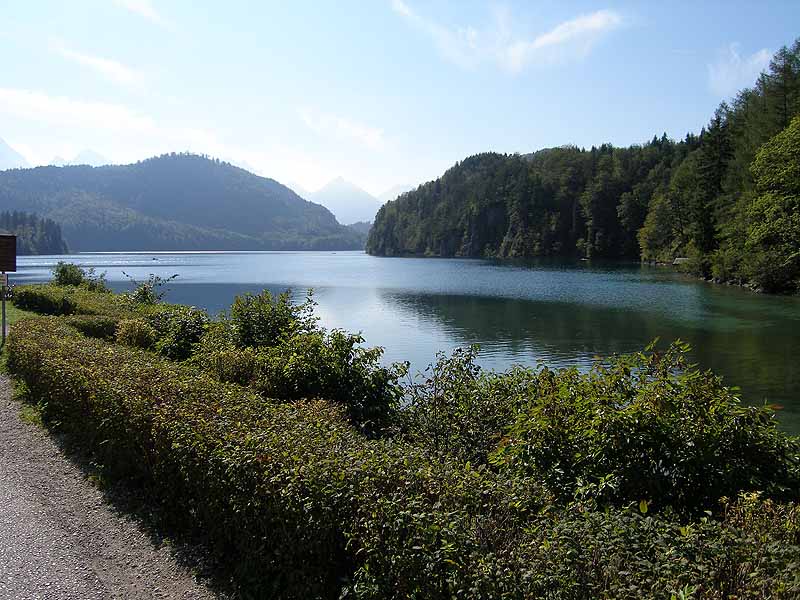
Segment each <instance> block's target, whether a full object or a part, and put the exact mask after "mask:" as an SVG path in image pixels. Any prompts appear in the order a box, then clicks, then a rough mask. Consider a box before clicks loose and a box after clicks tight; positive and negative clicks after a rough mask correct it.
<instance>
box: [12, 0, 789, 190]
mask: <svg viewBox="0 0 800 600" xmlns="http://www.w3.org/2000/svg"><path fill="white" fill-rule="evenodd" d="M798 23H800V2H797V1H792V2H736V1H726V2H711V1H704V2H694V1H693V2H678V1H670V2H607V3H606V2H599V3H597V2H566V1H560V2H559V1H538V0H520V1H507V2H500V1H497V2H495V1H484V0H428V1H423V0H293V1H291V2H287V1H284V0H280V1H271V0H261V1H257V0H253V1H238V0H226V1H225V2H217V1H213V2H212V1H200V0H72V1H70V2H63V1H52V2H48V1H45V0H41V1H39V0H0V138H3V139H4V140H5V141H6V142H7V143H8V144H9V145H11V146H12V147H13V148H15V149H16V150H17V151H18V152H20V153H21V154H22V155H23V156H25V158H26V159H27V160H28V162H30V163H31V164H34V165H35V164H48V163H50V162H51V161H52V160H53V158H54V157H56V156H59V157H63V158H66V159H68V160H69V159H70V158H71V157H72V156H74V155H76V154H78V153H79V152H80V151H82V150H84V149H91V150H92V151H94V152H97V153H99V154H101V155H102V156H104V157H106V158H108V159H109V160H110V161H111V162H114V163H129V162H134V161H136V160H139V159H142V158H146V157H149V156H153V155H157V154H161V153H164V152H172V151H174V152H179V151H192V152H197V153H202V154H209V155H212V156H215V157H219V158H222V159H224V160H228V161H230V162H233V163H234V164H237V165H239V166H242V167H244V168H247V169H249V170H251V171H254V172H256V173H259V174H261V175H264V176H268V177H272V178H273V179H277V180H278V181H280V182H282V183H291V184H298V185H300V186H302V187H303V188H305V189H308V190H316V189H318V188H320V187H322V186H323V185H324V184H325V183H326V182H327V181H329V180H330V179H333V178H334V177H337V176H341V177H343V178H345V179H347V180H349V181H352V182H354V183H356V184H357V185H359V186H361V187H363V188H364V189H366V190H367V191H369V192H371V193H373V194H375V195H378V194H380V193H381V192H383V191H385V190H386V189H388V188H390V187H392V186H395V185H406V184H412V185H416V184H418V183H422V182H424V181H428V180H431V179H434V178H436V177H438V176H439V175H441V174H442V173H443V172H444V171H445V170H446V169H447V168H449V167H450V166H452V165H453V164H454V163H455V162H457V161H459V160H461V159H463V158H465V157H467V156H470V155H472V154H475V153H478V152H485V151H496V152H505V153H513V152H521V153H526V152H532V151H535V150H538V149H541V148H547V147H552V146H560V145H564V144H575V145H578V146H583V147H591V146H592V145H599V144H602V143H605V142H610V143H613V144H615V145H630V144H634V143H642V142H645V141H647V140H648V139H651V138H652V137H653V135H654V134H658V135H661V134H662V133H664V132H666V133H667V135H668V136H670V137H673V138H682V137H683V136H684V135H685V134H686V133H687V132H689V131H694V132H697V131H699V130H700V128H701V127H702V126H703V125H704V124H706V123H707V122H708V120H709V119H710V117H711V116H712V114H713V111H714V109H715V108H716V107H717V106H718V105H719V103H720V102H721V101H723V100H726V99H728V98H730V97H731V96H732V95H734V94H735V93H736V91H737V90H738V89H740V88H742V87H745V86H749V85H752V83H753V82H754V81H755V79H756V77H757V75H758V73H759V72H760V71H761V70H762V69H763V68H765V67H766V66H767V64H768V63H769V59H770V56H771V54H772V53H773V52H774V51H775V50H777V49H778V48H780V47H781V46H782V45H788V44H791V43H792V42H793V41H794V39H795V37H796V36H798V35H800V30H798V28H797V24H798Z"/></svg>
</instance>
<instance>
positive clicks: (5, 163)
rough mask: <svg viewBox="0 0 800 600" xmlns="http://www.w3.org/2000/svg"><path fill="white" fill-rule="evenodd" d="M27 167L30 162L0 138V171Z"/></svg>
mask: <svg viewBox="0 0 800 600" xmlns="http://www.w3.org/2000/svg"><path fill="white" fill-rule="evenodd" d="M27 166H28V161H27V160H25V157H23V156H22V155H21V154H20V153H19V152H17V151H16V150H14V149H13V148H12V147H11V146H9V145H8V144H6V143H5V141H3V138H0V171H3V170H5V169H24V168H25V167H27Z"/></svg>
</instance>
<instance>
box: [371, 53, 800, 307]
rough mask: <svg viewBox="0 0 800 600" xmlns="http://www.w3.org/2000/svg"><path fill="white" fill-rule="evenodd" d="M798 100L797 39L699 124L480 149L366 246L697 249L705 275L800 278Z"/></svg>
mask: <svg viewBox="0 0 800 600" xmlns="http://www.w3.org/2000/svg"><path fill="white" fill-rule="evenodd" d="M798 113H800V40H799V41H797V42H795V43H794V45H793V46H792V47H791V48H786V47H784V48H782V49H781V50H780V51H778V53H777V54H776V55H775V56H774V57H773V60H772V62H771V63H770V66H769V69H768V71H767V72H765V73H763V74H762V75H761V77H760V78H759V79H758V81H757V82H756V84H755V86H754V87H752V88H748V89H745V90H743V91H741V92H740V93H739V94H738V95H737V96H736V97H735V98H733V99H732V100H731V101H730V102H729V103H723V104H722V105H720V107H719V108H718V109H717V110H716V112H715V114H714V116H713V118H712V119H711V120H710V122H709V123H708V125H707V126H706V127H705V128H703V130H702V131H701V132H700V133H699V134H697V135H695V134H688V135H687V136H686V137H685V139H683V140H680V141H674V140H671V139H668V138H667V137H666V136H665V135H664V136H660V137H658V136H657V137H654V138H653V139H652V141H650V142H649V143H646V144H644V145H636V146H631V147H628V148H615V147H613V146H611V145H608V144H605V145H602V146H599V147H593V148H592V149H591V150H584V149H579V148H576V147H573V146H565V147H561V148H551V149H547V150H542V151H539V152H536V153H534V154H530V155H501V154H493V153H487V154H479V155H476V156H472V157H470V158H467V159H465V160H464V161H462V162H460V163H457V164H456V165H455V166H454V167H452V168H451V169H449V170H448V171H447V172H445V173H444V175H442V177H440V178H439V179H437V180H435V181H432V182H429V183H426V184H424V185H422V186H420V187H419V188H418V189H417V190H415V191H412V192H408V193H406V194H403V195H402V196H400V197H399V198H398V199H397V200H394V201H392V202H389V203H387V204H386V205H384V206H383V208H381V210H380V211H379V212H378V215H377V216H376V219H375V223H374V225H373V227H372V229H371V231H370V235H369V239H368V241H367V251H368V252H369V253H371V254H377V255H386V256H397V255H430V256H470V257H479V256H496V257H518V256H548V255H559V256H580V257H613V258H620V257H627V258H642V259H644V260H657V261H665V262H672V260H673V259H674V258H677V257H687V258H689V259H690V262H689V267H690V268H691V269H692V270H693V271H694V272H696V273H697V274H700V275H702V276H706V277H714V278H716V279H719V280H725V281H738V282H750V283H752V284H753V285H755V286H758V287H761V288H763V289H766V290H769V291H782V292H791V291H795V290H797V289H798V285H799V283H798V282H800V212H798V211H800V207H798V202H797V181H794V183H792V182H791V181H790V180H791V178H792V177H795V178H796V179H798V180H800V174H798V171H797V166H796V165H798V164H799V163H800V137H798V136H800V123H798V122H795V123H794V125H793V126H792V127H790V123H792V119H793V118H794V117H795V116H796V115H798ZM781 132H783V133H781ZM779 134H780V135H779ZM759 152H760V153H761V154H759ZM757 155H758V156H759V160H760V161H761V163H760V164H761V166H760V167H759V166H757V165H756V164H755V163H754V161H755V159H756V156H757ZM770 161H772V164H773V166H775V165H779V164H785V163H786V162H787V161H788V164H790V165H792V164H793V165H795V166H794V167H792V168H793V169H794V170H792V169H791V168H787V170H786V173H785V175H786V178H785V179H784V181H783V183H782V184H781V185H783V187H782V188H781V190H782V191H781V190H779V189H777V188H776V187H775V186H774V185H772V184H774V183H775V181H774V180H771V181H767V180H765V179H764V178H763V176H762V174H763V173H764V172H767V171H769V170H770V168H772V167H770V166H769V165H768V163H770ZM787 178H788V179H787ZM793 185H794V186H795V187H794V188H793V187H792V186H793ZM792 189H794V190H795V191H791V190H792ZM787 190H788V191H787ZM787 194H788V195H787ZM792 194H795V195H792ZM774 223H780V225H779V226H777V227H778V228H779V229H776V228H775V227H776V226H773V225H772V224H774ZM793 228H794V229H793Z"/></svg>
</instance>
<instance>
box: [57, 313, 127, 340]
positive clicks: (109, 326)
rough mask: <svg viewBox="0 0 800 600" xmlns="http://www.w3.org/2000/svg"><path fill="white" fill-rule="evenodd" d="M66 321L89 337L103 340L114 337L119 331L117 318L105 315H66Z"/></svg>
mask: <svg viewBox="0 0 800 600" xmlns="http://www.w3.org/2000/svg"><path fill="white" fill-rule="evenodd" d="M64 323H66V324H67V325H69V326H70V327H74V328H75V329H77V330H78V331H80V332H81V333H82V334H83V335H85V336H87V337H93V338H99V339H101V340H112V339H114V336H115V335H116V331H117V319H116V318H115V317H108V316H105V315H73V316H70V317H66V318H65V319H64Z"/></svg>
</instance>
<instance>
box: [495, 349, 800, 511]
mask: <svg viewBox="0 0 800 600" xmlns="http://www.w3.org/2000/svg"><path fill="white" fill-rule="evenodd" d="M687 351H688V346H687V345H685V344H681V343H675V344H673V345H672V346H670V348H669V349H668V350H667V351H666V352H664V353H660V352H657V351H651V352H648V353H639V354H635V355H632V356H628V357H618V358H615V359H612V360H611V361H609V363H608V364H606V365H604V364H602V363H598V364H596V365H595V367H594V369H593V370H592V372H591V373H589V374H586V375H582V374H580V373H579V372H578V371H577V370H576V369H564V370H561V371H555V372H554V371H550V370H548V369H543V370H542V371H540V372H539V374H538V383H537V385H536V386H535V393H534V395H532V396H531V397H530V398H529V402H528V408H527V409H526V410H524V411H522V412H521V413H520V415H519V417H518V418H517V420H516V422H515V423H514V425H513V426H512V427H511V428H510V429H509V431H508V432H507V437H506V438H504V439H503V441H502V443H501V445H500V446H499V448H498V450H497V451H496V452H495V453H494V454H493V456H492V461H493V463H494V464H495V465H497V466H498V468H501V469H510V470H511V471H512V472H516V473H524V474H527V475H531V476H535V477H539V478H541V479H542V480H543V481H545V482H547V484H548V486H549V487H550V489H551V490H553V491H554V492H555V493H558V494H560V495H561V496H562V498H567V497H570V496H572V495H574V494H576V493H578V494H588V495H591V496H594V497H597V498H601V499H605V500H611V501H614V502H626V501H638V500H643V499H644V500H648V501H652V502H653V503H654V506H655V507H662V508H664V507H672V508H675V509H677V510H689V511H702V510H706V509H708V508H709V507H712V506H714V505H715V504H716V502H717V500H718V499H719V498H721V497H723V496H728V497H735V496H736V495H737V494H738V493H739V492H742V491H756V490H760V491H763V492H764V493H765V494H767V495H768V496H771V497H773V498H793V499H794V498H797V497H798V495H799V494H800V440H798V439H797V438H792V437H788V436H786V435H784V434H783V433H782V432H780V431H779V430H778V428H777V423H776V421H775V418H774V415H773V413H772V411H771V410H770V409H768V408H766V407H764V408H756V407H744V406H741V404H740V402H739V399H738V398H737V397H736V396H735V395H734V394H733V392H732V391H730V390H729V389H727V388H726V387H724V386H723V385H722V383H721V380H720V378H719V377H716V376H714V375H713V374H712V373H710V372H701V371H699V370H698V369H697V368H696V367H695V366H692V365H689V364H688V363H687V360H686V353H687Z"/></svg>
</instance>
